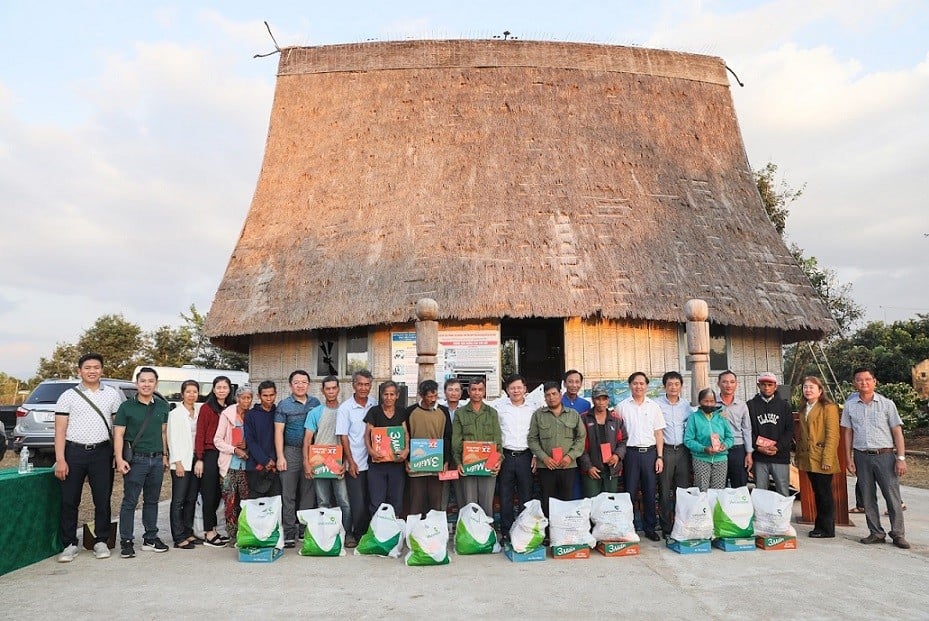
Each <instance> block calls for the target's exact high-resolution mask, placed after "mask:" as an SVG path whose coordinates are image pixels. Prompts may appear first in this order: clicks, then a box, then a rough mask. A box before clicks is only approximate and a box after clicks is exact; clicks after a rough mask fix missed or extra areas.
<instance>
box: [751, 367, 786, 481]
mask: <svg viewBox="0 0 929 621" xmlns="http://www.w3.org/2000/svg"><path fill="white" fill-rule="evenodd" d="M748 416H749V419H750V421H751V424H752V445H753V446H754V448H755V452H754V454H753V463H754V467H753V470H752V471H753V473H754V475H755V489H769V479H770V478H773V479H774V489H775V490H776V491H777V493H779V494H781V495H782V496H789V495H790V447H791V445H792V444H793V440H794V417H793V414H792V413H791V412H790V404H789V403H788V402H787V401H785V400H784V399H781V398H780V397H779V396H778V395H777V376H776V375H774V373H762V374H761V375H759V376H758V394H757V395H755V396H754V397H752V398H751V399H750V400H749V402H748Z"/></svg>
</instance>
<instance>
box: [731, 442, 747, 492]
mask: <svg viewBox="0 0 929 621" xmlns="http://www.w3.org/2000/svg"><path fill="white" fill-rule="evenodd" d="M728 478H729V487H733V488H734V487H745V486H746V485H748V470H746V469H745V445H743V444H737V445H735V446H733V447H732V448H731V449H729V472H728Z"/></svg>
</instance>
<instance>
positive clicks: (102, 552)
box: [94, 541, 110, 559]
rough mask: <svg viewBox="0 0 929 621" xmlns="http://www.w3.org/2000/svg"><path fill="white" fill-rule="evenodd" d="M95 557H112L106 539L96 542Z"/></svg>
mask: <svg viewBox="0 0 929 621" xmlns="http://www.w3.org/2000/svg"><path fill="white" fill-rule="evenodd" d="M94 558H98V559H103V558H110V548H109V547H108V546H107V545H106V542H105V541H98V542H97V543H95V544H94Z"/></svg>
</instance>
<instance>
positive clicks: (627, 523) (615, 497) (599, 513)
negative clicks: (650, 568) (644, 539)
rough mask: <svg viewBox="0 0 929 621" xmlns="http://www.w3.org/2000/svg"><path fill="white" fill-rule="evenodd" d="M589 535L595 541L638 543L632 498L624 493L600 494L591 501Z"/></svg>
mask: <svg viewBox="0 0 929 621" xmlns="http://www.w3.org/2000/svg"><path fill="white" fill-rule="evenodd" d="M590 521H591V522H593V523H594V528H593V531H592V532H591V534H592V535H593V537H594V539H596V540H597V541H639V536H638V535H637V534H636V532H635V523H634V521H633V513H632V498H631V497H630V496H629V494H627V493H626V492H622V493H617V494H611V493H609V492H602V493H601V494H599V495H597V496H594V497H593V498H592V499H591V504H590Z"/></svg>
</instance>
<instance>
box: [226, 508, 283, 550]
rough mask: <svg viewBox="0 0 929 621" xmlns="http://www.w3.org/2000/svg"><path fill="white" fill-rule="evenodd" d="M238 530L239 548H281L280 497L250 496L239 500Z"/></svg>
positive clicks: (237, 540) (237, 542) (237, 541)
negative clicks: (240, 509)
mask: <svg viewBox="0 0 929 621" xmlns="http://www.w3.org/2000/svg"><path fill="white" fill-rule="evenodd" d="M240 506H241V507H242V512H241V513H240V514H239V532H238V533H237V534H236V544H238V546H239V547H240V548H283V547H284V535H283V530H284V526H283V524H282V523H281V497H280V496H270V497H266V498H251V499H249V500H243V501H241V502H240Z"/></svg>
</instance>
